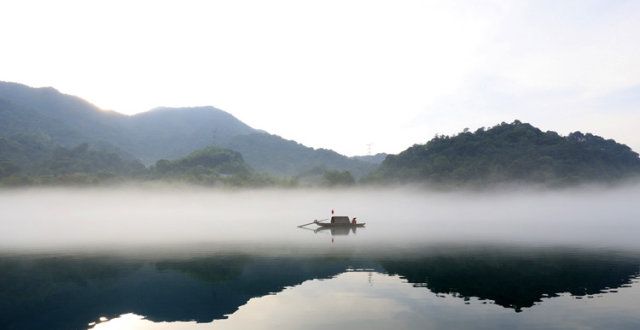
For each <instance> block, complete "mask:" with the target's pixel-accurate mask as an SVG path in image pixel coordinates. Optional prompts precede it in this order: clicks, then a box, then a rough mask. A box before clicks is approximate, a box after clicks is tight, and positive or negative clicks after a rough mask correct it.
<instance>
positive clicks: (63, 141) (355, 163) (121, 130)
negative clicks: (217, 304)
mask: <svg viewBox="0 0 640 330" xmlns="http://www.w3.org/2000/svg"><path fill="white" fill-rule="evenodd" d="M16 134H30V135H35V136H42V137H44V138H45V139H47V140H49V141H50V142H51V143H52V144H54V145H60V146H63V147H67V148H73V147H75V146H77V145H80V144H82V143H88V144H90V145H92V146H96V147H99V148H102V149H105V150H111V151H113V152H117V153H118V154H119V155H120V156H121V157H123V158H131V157H133V158H136V159H138V160H140V161H141V162H142V163H143V164H146V165H151V164H154V163H155V162H156V161H158V160H160V159H169V160H172V159H178V158H181V157H184V156H186V155H188V154H190V153H191V152H193V151H194V150H198V149H202V148H205V147H207V146H217V147H220V148H229V149H233V150H235V151H238V152H240V153H241V154H242V155H243V157H244V158H245V159H246V161H247V163H248V165H249V166H251V167H252V168H254V169H255V170H257V171H262V172H266V173H269V174H271V175H278V176H293V175H296V174H299V173H303V172H305V171H308V170H309V169H311V168H314V167H325V168H328V169H336V170H338V169H339V170H349V171H351V172H352V173H354V175H356V176H362V175H365V174H367V173H368V172H369V171H370V170H371V169H373V167H374V165H372V164H370V163H368V162H364V161H361V160H358V159H351V158H349V157H346V156H343V155H340V154H338V153H336V152H333V151H330V150H324V149H313V148H309V147H306V146H303V145H301V144H298V143H296V142H294V141H290V140H286V139H283V138H280V137H278V136H275V135H271V134H266V133H264V132H263V131H260V130H256V129H254V128H251V127H250V126H248V125H246V124H245V123H243V122H242V121H240V120H238V119H237V118H235V117H234V116H233V115H231V114H229V113H227V112H224V111H222V110H219V109H216V108H214V107H188V108H157V109H153V110H151V111H148V112H143V113H140V114H137V115H134V116H126V115H122V114H119V113H117V112H113V111H104V110H101V109H99V108H98V107H96V106H94V105H92V104H91V103H89V102H87V101H84V100H82V99H80V98H78V97H75V96H71V95H66V94H62V93H60V92H58V91H57V90H55V89H53V88H50V87H47V88H31V87H28V86H25V85H21V84H17V83H9V82H0V137H5V138H8V137H11V136H14V135H16Z"/></svg>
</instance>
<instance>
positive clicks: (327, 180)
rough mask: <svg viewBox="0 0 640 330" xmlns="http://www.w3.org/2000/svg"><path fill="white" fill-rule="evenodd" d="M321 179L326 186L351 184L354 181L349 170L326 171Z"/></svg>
mask: <svg viewBox="0 0 640 330" xmlns="http://www.w3.org/2000/svg"><path fill="white" fill-rule="evenodd" d="M323 179H324V184H325V185H327V186H352V185H354V184H355V183H356V180H355V179H354V178H353V176H352V175H351V173H350V172H349V171H326V172H324V176H323Z"/></svg>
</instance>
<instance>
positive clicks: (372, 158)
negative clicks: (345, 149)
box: [351, 153, 388, 165]
mask: <svg viewBox="0 0 640 330" xmlns="http://www.w3.org/2000/svg"><path fill="white" fill-rule="evenodd" d="M387 156H388V154H386V153H377V154H375V155H365V156H352V157H351V159H357V160H361V161H363V162H367V163H371V164H375V165H380V164H382V162H383V161H384V159H385V158H387Z"/></svg>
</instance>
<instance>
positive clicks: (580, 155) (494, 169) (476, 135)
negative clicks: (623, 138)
mask: <svg viewBox="0 0 640 330" xmlns="http://www.w3.org/2000/svg"><path fill="white" fill-rule="evenodd" d="M638 174H640V158H638V154H637V153H635V152H634V151H632V150H631V149H630V148H629V147H628V146H626V145H623V144H619V143H616V142H615V141H613V140H606V139H604V138H602V137H599V136H595V135H592V134H588V133H587V134H583V133H581V132H574V133H571V134H569V135H568V136H561V135H559V134H558V133H556V132H552V131H547V132H543V131H541V130H540V129H538V128H535V127H533V126H532V125H530V124H527V123H522V122H520V121H517V120H516V121H514V122H513V123H510V124H507V123H502V124H500V125H497V126H494V127H491V128H489V129H484V128H480V129H478V130H476V131H475V132H469V131H468V130H465V131H463V132H462V133H459V134H457V135H454V136H436V137H435V138H433V139H432V140H430V141H429V142H427V143H426V144H421V145H414V146H412V147H410V148H408V149H407V150H405V151H403V152H401V153H400V154H398V155H389V156H388V157H387V158H386V159H385V160H384V162H383V163H382V165H381V166H380V168H379V169H378V170H376V171H375V172H374V173H373V174H372V175H371V176H370V177H369V180H370V181H374V182H403V183H407V182H431V183H446V184H449V183H454V184H488V183H507V182H509V183H514V182H516V183H517V182H523V183H542V184H550V185H565V184H576V183H582V182H592V181H595V182H608V181H613V180H619V179H622V178H625V177H627V176H630V175H638Z"/></svg>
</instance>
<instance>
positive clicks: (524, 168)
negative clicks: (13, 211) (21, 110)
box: [0, 120, 640, 187]
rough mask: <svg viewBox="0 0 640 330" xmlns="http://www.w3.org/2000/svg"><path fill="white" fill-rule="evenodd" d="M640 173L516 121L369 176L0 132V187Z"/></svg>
mask: <svg viewBox="0 0 640 330" xmlns="http://www.w3.org/2000/svg"><path fill="white" fill-rule="evenodd" d="M632 176H640V158H639V157H638V154H637V153H635V152H633V151H632V150H631V149H630V148H629V147H628V146H626V145H623V144H619V143H616V142H615V141H613V140H607V139H603V138H602V137H599V136H595V135H592V134H588V133H587V134H583V133H581V132H574V133H571V134H569V135H568V136H561V135H559V134H558V133H556V132H552V131H547V132H543V131H541V130H539V129H537V128H535V127H533V126H531V125H530V124H526V123H521V122H520V121H517V120H516V121H514V122H513V123H510V124H507V123H502V124H500V125H497V126H494V127H491V128H489V129H485V128H480V129H478V130H476V131H475V132H470V131H468V130H464V131H463V132H461V133H459V134H456V135H453V136H436V137H435V138H433V139H432V140H430V141H428V142H427V143H426V144H422V145H414V146H412V147H410V148H408V149H407V150H405V151H403V152H401V153H400V154H398V155H388V156H387V157H386V158H385V160H384V161H383V162H382V164H381V165H380V166H379V167H378V168H377V169H376V170H374V171H373V172H371V173H370V174H369V175H368V176H365V177H364V178H362V179H360V180H356V179H355V178H354V176H353V175H352V173H351V172H349V171H346V170H340V169H332V168H325V167H318V166H316V167H313V168H311V169H309V170H307V171H304V172H302V173H300V174H298V175H295V176H291V177H276V176H272V175H268V174H265V173H261V172H258V171H255V170H254V169H252V168H251V167H250V166H249V165H247V163H246V162H245V159H244V158H243V156H242V155H241V154H240V153H239V152H237V151H233V150H229V149H224V148H218V147H207V148H204V149H200V150H196V151H194V152H192V153H191V154H189V155H187V156H185V157H183V158H179V159H176V160H165V159H161V160H158V161H157V162H156V163H155V164H154V165H151V166H149V167H145V166H144V165H143V164H142V163H140V162H139V161H138V160H136V159H135V158H134V157H132V156H130V155H128V154H126V153H123V152H122V151H120V150H117V149H114V148H113V147H109V145H105V146H99V145H98V146H94V145H89V144H86V143H83V144H80V145H77V146H74V147H61V146H57V145H54V144H53V143H52V142H51V141H50V140H49V139H47V136H46V135H42V136H38V135H15V136H11V137H9V138H7V137H5V138H1V137H0V185H5V186H6V185H38V184H97V183H104V182H125V181H161V182H187V183H191V184H200V185H207V186H241V187H242V186H247V187H257V186H285V187H292V186H326V187H335V186H353V185H357V184H407V183H411V184H426V185H431V186H465V187H469V186H475V187H485V186H493V185H496V184H513V183H524V184H541V185H545V186H567V185H575V184H580V183H591V182H596V183H604V182H619V181H621V180H624V179H626V178H629V177H632Z"/></svg>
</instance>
